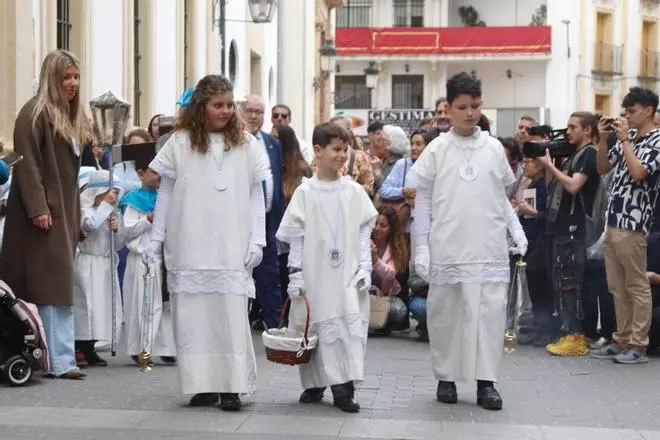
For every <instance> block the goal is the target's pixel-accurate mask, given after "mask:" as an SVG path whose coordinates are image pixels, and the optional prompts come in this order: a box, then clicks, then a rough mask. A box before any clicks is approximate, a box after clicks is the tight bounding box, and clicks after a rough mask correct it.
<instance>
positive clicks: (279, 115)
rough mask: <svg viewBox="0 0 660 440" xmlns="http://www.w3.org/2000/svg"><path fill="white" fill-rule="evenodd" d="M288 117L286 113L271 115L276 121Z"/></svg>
mask: <svg viewBox="0 0 660 440" xmlns="http://www.w3.org/2000/svg"><path fill="white" fill-rule="evenodd" d="M288 117H289V115H288V114H286V113H273V119H278V118H282V119H286V118H288Z"/></svg>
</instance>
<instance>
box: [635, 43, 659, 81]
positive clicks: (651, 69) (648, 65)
mask: <svg viewBox="0 0 660 440" xmlns="http://www.w3.org/2000/svg"><path fill="white" fill-rule="evenodd" d="M658 55H659V54H658V52H656V51H654V50H647V49H643V50H642V51H641V52H640V54H639V76H640V77H642V78H658V77H660V69H658V61H660V59H659V58H660V57H659V56H658Z"/></svg>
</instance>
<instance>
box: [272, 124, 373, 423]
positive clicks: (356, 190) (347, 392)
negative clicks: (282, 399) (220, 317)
mask: <svg viewBox="0 0 660 440" xmlns="http://www.w3.org/2000/svg"><path fill="white" fill-rule="evenodd" d="M349 141H350V139H348V138H347V135H346V134H345V133H344V131H343V129H342V128H341V127H338V126H336V125H335V124H332V123H327V124H321V125H319V126H317V127H316V128H315V129H314V133H313V142H314V151H315V155H316V158H317V159H318V162H319V168H318V173H317V174H316V175H315V176H313V177H312V178H311V179H306V180H304V181H303V183H302V184H301V185H300V186H299V187H298V188H297V189H296V191H295V192H294V194H293V197H292V198H291V201H290V202H289V205H288V207H287V210H286V212H285V214H284V218H283V219H282V222H281V224H280V228H279V230H278V232H277V238H278V239H279V240H280V241H282V242H286V243H289V245H290V249H291V250H290V254H289V287H288V290H287V293H288V294H289V297H290V298H292V304H291V310H290V313H289V326H290V327H293V328H298V329H300V330H302V329H303V328H304V324H305V317H306V307H305V304H304V302H303V301H302V300H301V299H300V298H298V297H299V296H300V294H301V292H304V295H305V296H306V297H307V299H308V300H309V303H310V309H311V318H310V328H311V331H312V332H313V333H314V334H317V335H318V337H319V342H318V345H317V347H316V349H315V351H314V352H313V354H312V358H311V360H310V362H309V363H308V364H304V365H301V366H300V380H301V382H302V386H303V388H304V389H305V391H304V392H303V393H302V395H301V396H300V402H302V403H314V402H319V401H321V399H322V398H323V394H324V391H325V388H326V387H328V386H329V387H331V389H332V393H333V396H334V405H335V406H336V407H338V408H340V409H341V410H343V411H345V412H358V411H359V410H360V406H359V404H358V403H357V401H356V400H355V395H354V394H355V385H354V383H355V382H358V381H362V380H363V378H364V358H365V350H366V344H367V331H368V326H369V287H370V285H371V270H372V263H371V230H372V229H373V227H374V224H375V221H376V217H377V212H376V209H375V208H374V206H373V203H372V202H371V200H370V199H369V196H368V194H367V193H366V192H365V191H364V189H363V188H362V186H361V185H359V184H358V183H356V182H354V181H353V180H352V179H351V178H350V177H340V173H339V170H340V169H341V167H342V166H343V164H344V162H345V161H346V156H347V153H346V151H347V145H348V142H349Z"/></svg>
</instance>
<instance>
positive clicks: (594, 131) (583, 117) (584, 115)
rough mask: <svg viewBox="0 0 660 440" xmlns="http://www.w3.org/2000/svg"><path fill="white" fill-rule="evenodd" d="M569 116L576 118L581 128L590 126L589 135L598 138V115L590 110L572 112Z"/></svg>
mask: <svg viewBox="0 0 660 440" xmlns="http://www.w3.org/2000/svg"><path fill="white" fill-rule="evenodd" d="M571 118H578V119H579V120H580V125H581V126H582V128H583V129H584V128H587V127H591V137H592V138H598V119H599V118H598V116H596V115H595V114H594V113H591V112H573V113H571Z"/></svg>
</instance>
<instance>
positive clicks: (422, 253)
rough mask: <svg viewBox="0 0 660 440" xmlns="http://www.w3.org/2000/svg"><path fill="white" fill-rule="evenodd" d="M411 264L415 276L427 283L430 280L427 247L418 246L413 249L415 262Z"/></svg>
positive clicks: (429, 255)
mask: <svg viewBox="0 0 660 440" xmlns="http://www.w3.org/2000/svg"><path fill="white" fill-rule="evenodd" d="M413 263H414V268H415V272H416V273H417V275H419V277H420V278H421V279H423V280H424V281H425V282H426V283H428V282H429V279H430V278H431V253H430V251H429V247H428V246H426V245H420V246H417V247H416V248H415V261H414V262H413Z"/></svg>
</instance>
